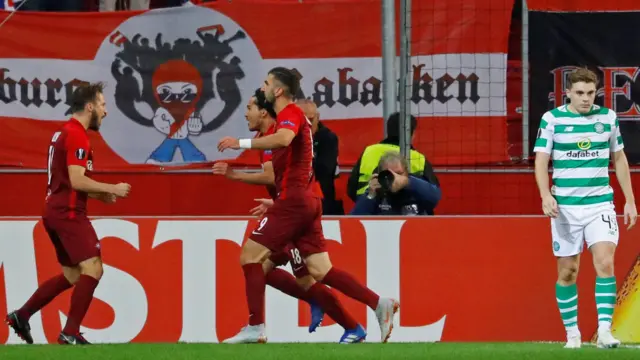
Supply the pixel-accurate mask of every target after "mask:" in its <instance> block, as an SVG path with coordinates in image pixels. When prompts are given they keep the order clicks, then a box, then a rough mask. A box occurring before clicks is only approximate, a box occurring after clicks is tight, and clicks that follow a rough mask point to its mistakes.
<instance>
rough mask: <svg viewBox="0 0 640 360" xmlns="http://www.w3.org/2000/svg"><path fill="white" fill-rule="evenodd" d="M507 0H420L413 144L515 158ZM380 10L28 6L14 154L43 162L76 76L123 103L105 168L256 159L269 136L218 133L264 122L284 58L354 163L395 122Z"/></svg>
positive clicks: (3, 95)
mask: <svg viewBox="0 0 640 360" xmlns="http://www.w3.org/2000/svg"><path fill="white" fill-rule="evenodd" d="M508 3H509V2H508V1H504V0H492V1H488V2H487V1H479V0H476V1H470V2H468V3H467V4H466V5H465V6H464V7H463V8H461V7H460V4H457V5H454V4H451V5H447V4H443V3H441V2H437V1H435V0H420V1H414V2H413V7H414V10H416V15H415V16H414V17H415V21H414V23H413V24H414V31H413V38H412V54H413V57H412V80H413V86H412V88H411V94H410V96H411V106H412V107H411V112H412V113H413V114H414V115H416V116H417V117H418V118H419V126H418V131H417V134H416V136H415V140H414V144H415V145H416V147H417V148H418V149H419V150H421V151H423V152H424V153H426V154H427V156H428V157H429V159H430V160H431V162H433V163H434V164H441V165H457V164H487V163H496V162H500V161H504V160H507V159H508V156H507V147H508V144H507V131H506V97H505V94H506V49H507V37H508V27H509V18H510V14H511V4H508ZM436 5H437V6H436ZM418 10H421V11H418ZM452 10H455V13H456V14H457V15H456V16H457V17H451V16H449V15H450V14H451V13H452ZM467 11H468V12H469V13H470V14H469V16H465V15H464V12H467ZM472 12H473V13H475V14H477V13H478V12H482V14H484V15H483V16H471V13H472ZM354 14H358V15H357V17H358V18H362V19H368V20H367V21H354V19H355V18H356V17H355V16H354ZM418 14H419V16H418ZM5 16H6V14H2V15H0V19H3V18H4V17H5ZM284 19H286V26H284V27H283V21H284ZM380 19H381V16H380V4H379V2H378V1H373V0H356V1H350V2H344V1H322V2H320V1H309V2H302V3H300V2H298V1H279V2H274V1H267V0H253V1H232V2H227V1H225V2H214V3H210V4H207V5H206V6H205V5H202V6H194V5H190V6H189V5H188V6H183V7H178V8H170V9H158V10H151V11H146V12H116V13H92V14H88V13H32V12H18V13H16V14H14V16H13V17H12V18H11V19H9V21H7V23H6V24H5V25H4V26H3V27H2V28H0V105H1V110H2V111H0V134H2V137H3V141H2V145H0V146H1V151H0V166H19V167H25V168H40V169H44V168H45V167H46V149H47V145H48V144H49V141H50V137H51V136H52V134H53V132H54V131H55V130H56V129H57V128H58V127H59V126H60V125H61V123H62V122H63V121H65V120H67V119H68V118H69V117H70V115H71V114H70V112H69V105H70V97H71V94H72V92H73V90H74V89H75V88H76V87H77V86H78V85H79V84H81V83H83V82H94V81H103V82H105V83H106V84H107V88H106V90H105V94H104V95H105V97H106V101H107V111H108V116H107V117H106V118H105V120H104V121H103V125H102V128H101V130H100V133H99V134H92V135H91V136H92V137H91V140H92V146H93V148H94V153H95V155H96V169H97V170H99V171H100V170H127V169H133V170H135V169H141V168H142V169H145V168H147V169H166V167H167V166H170V167H171V168H175V167H176V166H206V165H207V164H208V163H209V162H212V161H216V160H221V159H224V160H226V161H233V162H235V163H237V164H242V165H257V164H259V160H258V156H257V153H256V152H255V151H244V152H242V151H234V152H225V153H224V154H222V153H219V152H218V151H217V149H216V145H217V142H218V141H219V139H221V138H222V137H223V136H234V137H239V138H246V137H252V136H254V135H255V134H253V133H251V132H250V131H249V130H248V128H247V122H246V120H245V118H244V112H245V106H246V103H247V102H248V100H249V99H250V97H251V95H252V94H253V92H254V91H255V89H256V88H258V87H260V86H261V84H262V82H263V80H264V78H265V77H266V73H267V71H268V70H269V69H270V68H272V67H275V66H285V67H288V68H291V69H295V71H297V72H298V73H299V74H300V76H301V91H300V93H299V94H297V95H298V96H299V97H305V98H309V99H312V100H313V101H314V102H315V103H316V104H317V105H318V110H319V112H320V119H321V121H323V123H324V124H325V125H326V126H327V127H329V128H330V129H331V130H333V131H334V132H335V133H336V134H337V135H338V137H339V139H340V155H339V160H340V165H346V166H349V165H352V164H353V163H354V162H355V161H356V159H357V158H358V156H359V154H360V152H361V151H362V150H363V148H364V147H365V146H366V145H369V144H371V143H375V142H377V141H380V140H381V139H382V137H383V122H382V118H381V117H382V80H381V79H382V75H381V73H382V61H381V57H380V56H381V45H380V42H381V23H380ZM436 23H437V24H439V25H438V26H437V27H434V26H433V24H436Z"/></svg>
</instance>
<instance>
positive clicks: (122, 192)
mask: <svg viewBox="0 0 640 360" xmlns="http://www.w3.org/2000/svg"><path fill="white" fill-rule="evenodd" d="M129 191H131V185H129V184H127V183H119V184H117V185H114V189H113V194H114V195H115V196H117V197H121V198H126V197H127V196H129Z"/></svg>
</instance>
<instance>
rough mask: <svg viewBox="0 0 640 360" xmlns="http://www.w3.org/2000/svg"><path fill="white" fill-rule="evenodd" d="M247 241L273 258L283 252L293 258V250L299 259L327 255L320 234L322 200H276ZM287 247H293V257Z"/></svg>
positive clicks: (322, 237) (307, 198)
mask: <svg viewBox="0 0 640 360" xmlns="http://www.w3.org/2000/svg"><path fill="white" fill-rule="evenodd" d="M249 238H250V239H251V240H253V241H255V242H257V243H259V244H262V245H263V246H265V247H267V248H268V249H269V250H271V252H272V253H274V254H279V253H281V252H283V251H285V250H286V251H287V252H288V256H290V257H291V256H292V254H293V256H294V257H295V254H296V251H295V250H296V249H297V250H298V253H299V254H300V257H301V259H304V258H306V257H307V256H309V255H312V254H318V253H323V252H326V248H325V241H324V235H323V233H322V200H321V199H319V198H315V197H306V196H304V197H302V196H301V197H294V198H285V199H279V200H276V201H275V203H274V204H273V206H272V207H270V208H269V209H268V210H267V212H266V213H265V214H264V216H263V217H262V219H261V220H260V222H259V223H258V224H257V225H256V227H255V229H254V230H253V232H251V235H249ZM289 245H293V250H294V252H293V253H292V252H291V250H292V249H291V248H289V249H287V246H289ZM293 265H294V266H295V260H294V262H293Z"/></svg>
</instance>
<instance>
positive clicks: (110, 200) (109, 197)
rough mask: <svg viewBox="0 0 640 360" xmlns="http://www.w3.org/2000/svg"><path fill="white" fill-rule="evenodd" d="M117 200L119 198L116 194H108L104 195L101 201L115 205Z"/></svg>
mask: <svg viewBox="0 0 640 360" xmlns="http://www.w3.org/2000/svg"><path fill="white" fill-rule="evenodd" d="M117 198H118V197H117V196H116V195H115V194H111V193H106V194H103V195H102V197H101V199H100V200H102V202H103V203H105V204H113V203H115V202H116V200H117Z"/></svg>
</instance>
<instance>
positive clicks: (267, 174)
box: [232, 161, 276, 185]
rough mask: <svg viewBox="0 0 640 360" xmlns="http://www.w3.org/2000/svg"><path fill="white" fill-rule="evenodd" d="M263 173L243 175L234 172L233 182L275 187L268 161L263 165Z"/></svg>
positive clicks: (270, 165) (271, 168)
mask: <svg viewBox="0 0 640 360" xmlns="http://www.w3.org/2000/svg"><path fill="white" fill-rule="evenodd" d="M263 167H264V168H263V171H262V172H261V173H245V172H239V171H234V172H233V175H232V177H233V180H237V181H242V182H244V183H247V184H252V185H275V184H276V181H275V175H274V173H273V164H272V163H271V161H268V162H266V163H264V164H263Z"/></svg>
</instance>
